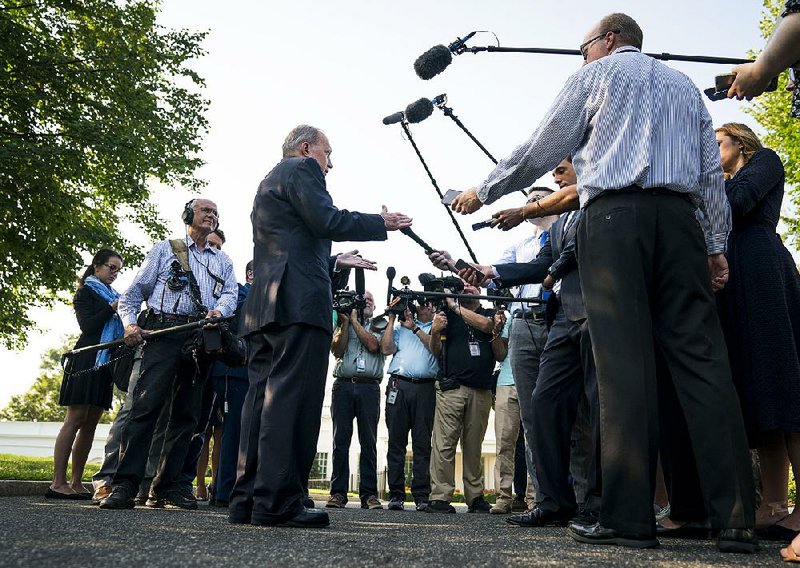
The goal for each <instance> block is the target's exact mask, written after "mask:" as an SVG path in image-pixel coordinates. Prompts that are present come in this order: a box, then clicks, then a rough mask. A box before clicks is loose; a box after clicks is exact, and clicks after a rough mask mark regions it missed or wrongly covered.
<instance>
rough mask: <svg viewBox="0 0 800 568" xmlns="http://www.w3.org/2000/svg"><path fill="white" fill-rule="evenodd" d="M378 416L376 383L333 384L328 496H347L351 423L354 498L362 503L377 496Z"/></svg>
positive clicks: (378, 405)
mask: <svg viewBox="0 0 800 568" xmlns="http://www.w3.org/2000/svg"><path fill="white" fill-rule="evenodd" d="M380 416H381V389H380V385H379V381H378V380H375V381H374V382H372V383H351V382H349V381H347V380H335V381H334V383H333V388H332V389H331V418H332V419H333V460H332V461H333V468H332V470H331V495H334V494H336V493H341V494H342V495H347V489H348V486H349V485H350V483H349V481H350V442H351V441H352V440H353V420H355V421H356V424H357V425H358V445H359V446H360V447H361V452H360V453H359V457H358V479H359V483H358V494H359V496H360V497H361V499H362V500H364V499H366V498H367V497H369V496H370V495H377V494H378V421H379V420H380Z"/></svg>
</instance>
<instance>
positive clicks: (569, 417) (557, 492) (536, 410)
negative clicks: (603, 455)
mask: <svg viewBox="0 0 800 568" xmlns="http://www.w3.org/2000/svg"><path fill="white" fill-rule="evenodd" d="M584 393H585V394H586V399H587V400H588V401H589V421H590V423H591V424H592V442H593V443H592V445H591V447H592V448H593V449H594V451H593V452H591V453H590V456H589V470H588V473H589V475H588V482H589V484H588V485H589V487H588V489H587V506H588V507H589V508H590V509H592V508H598V507H599V503H598V502H596V501H597V500H596V499H594V500H593V499H592V496H596V495H599V491H600V479H599V473H600V472H599V467H598V462H599V456H598V455H597V453H598V449H599V447H600V420H599V415H598V407H599V402H598V395H597V376H596V374H595V365H594V357H593V356H592V342H591V339H590V337H589V328H588V326H587V324H586V320H581V321H578V322H575V321H570V320H568V319H567V318H566V316H565V315H564V310H563V309H561V308H559V310H558V312H557V314H556V319H555V321H554V322H553V325H552V327H551V328H550V333H549V334H548V336H547V343H546V344H545V347H544V352H543V353H542V359H541V363H540V364H539V380H538V381H537V383H536V388H535V389H534V391H533V431H534V447H533V448H532V451H533V458H534V460H535V462H536V475H537V477H538V479H539V492H538V494H537V504H538V505H539V507H541V508H542V509H544V510H546V511H560V510H562V509H575V508H576V507H577V503H576V499H575V490H574V489H573V487H572V484H571V483H570V480H569V465H570V455H571V449H572V427H573V425H574V424H575V417H576V416H577V414H578V405H579V404H580V402H581V400H582V397H583V395H584ZM593 501H594V502H593Z"/></svg>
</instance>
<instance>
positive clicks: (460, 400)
mask: <svg viewBox="0 0 800 568" xmlns="http://www.w3.org/2000/svg"><path fill="white" fill-rule="evenodd" d="M491 408H492V391H490V390H483V389H473V388H470V387H465V386H461V387H459V388H457V389H453V390H449V391H446V392H442V391H441V390H439V384H438V383H437V384H436V412H435V414H434V419H433V439H432V440H431V500H440V501H447V502H450V501H452V500H453V491H455V476H456V445H457V444H458V440H459V438H461V459H462V465H463V469H464V477H463V480H464V499H465V500H466V502H467V504H468V505H470V504H471V503H472V501H473V499H475V498H476V497H481V496H483V478H482V476H481V445H482V444H483V436H484V435H485V434H486V426H487V424H488V423H489V411H490V410H491ZM517 420H519V418H518V419H517Z"/></svg>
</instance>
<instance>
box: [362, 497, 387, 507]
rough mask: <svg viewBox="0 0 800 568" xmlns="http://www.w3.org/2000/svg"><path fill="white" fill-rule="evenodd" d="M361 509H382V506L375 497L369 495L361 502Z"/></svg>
mask: <svg viewBox="0 0 800 568" xmlns="http://www.w3.org/2000/svg"><path fill="white" fill-rule="evenodd" d="M361 508H362V509H383V505H382V504H381V502H380V500H379V499H378V497H377V496H375V495H370V496H369V497H367V498H366V499H362V500H361Z"/></svg>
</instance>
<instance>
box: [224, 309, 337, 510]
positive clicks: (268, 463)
mask: <svg viewBox="0 0 800 568" xmlns="http://www.w3.org/2000/svg"><path fill="white" fill-rule="evenodd" d="M249 338H250V355H249V362H248V375H249V380H250V386H249V387H248V390H247V395H246V396H245V401H244V406H243V408H242V437H241V440H240V443H239V464H238V469H237V478H236V484H235V485H234V487H233V491H232V492H231V498H230V515H231V518H232V519H235V520H238V521H240V522H243V521H245V520H247V519H248V518H251V519H252V520H257V521H260V522H267V523H269V522H280V521H282V520H285V519H287V518H291V517H293V516H294V515H296V514H297V513H298V512H300V510H301V509H302V507H303V503H302V500H303V499H304V498H305V484H306V483H307V482H308V475H309V472H310V471H311V466H312V465H313V463H314V456H315V455H316V452H317V439H318V438H319V427H320V420H321V416H322V401H323V398H324V396H325V375H326V373H327V371H328V349H329V348H330V345H331V336H330V333H328V332H327V331H325V330H323V329H322V328H319V327H315V326H310V325H305V324H293V325H288V326H278V325H274V324H270V325H269V326H267V327H265V328H264V329H263V331H261V332H258V333H254V334H251V335H250V336H249Z"/></svg>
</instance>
